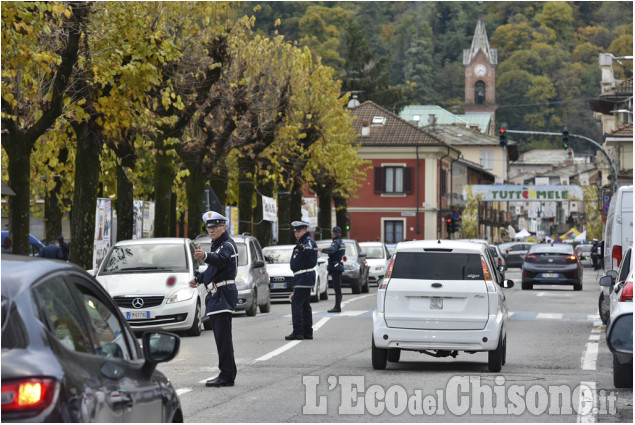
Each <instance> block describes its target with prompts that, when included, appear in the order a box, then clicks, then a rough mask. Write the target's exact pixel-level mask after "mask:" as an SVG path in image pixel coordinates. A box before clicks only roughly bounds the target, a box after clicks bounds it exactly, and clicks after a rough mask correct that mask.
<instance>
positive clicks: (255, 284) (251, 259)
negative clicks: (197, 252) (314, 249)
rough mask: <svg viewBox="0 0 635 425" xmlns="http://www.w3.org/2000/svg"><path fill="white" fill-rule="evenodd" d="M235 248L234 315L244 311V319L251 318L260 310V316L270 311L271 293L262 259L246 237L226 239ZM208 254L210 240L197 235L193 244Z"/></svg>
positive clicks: (253, 241) (255, 241)
mask: <svg viewBox="0 0 635 425" xmlns="http://www.w3.org/2000/svg"><path fill="white" fill-rule="evenodd" d="M230 237H231V238H232V239H233V240H234V242H236V248H238V273H237V274H236V288H237V289H238V304H237V305H236V311H243V310H244V311H245V313H247V316H255V315H256V314H257V313H258V307H260V312H261V313H269V312H270V311H271V293H270V291H269V274H268V273H267V269H266V268H265V257H264V256H263V255H262V248H261V246H260V243H259V242H258V239H256V238H255V237H254V236H252V235H250V234H249V233H243V234H242V235H230ZM194 243H195V244H196V245H199V244H200V245H201V248H203V250H204V251H206V252H208V251H209V250H210V249H211V246H212V240H211V239H210V237H209V236H208V235H205V234H203V235H199V236H197V237H196V239H195V240H194Z"/></svg>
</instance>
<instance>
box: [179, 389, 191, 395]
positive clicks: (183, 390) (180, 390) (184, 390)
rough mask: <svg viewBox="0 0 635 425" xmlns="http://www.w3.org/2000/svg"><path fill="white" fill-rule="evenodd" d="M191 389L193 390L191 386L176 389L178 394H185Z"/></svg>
mask: <svg viewBox="0 0 635 425" xmlns="http://www.w3.org/2000/svg"><path fill="white" fill-rule="evenodd" d="M190 391H192V389H191V388H179V389H178V390H176V395H178V396H182V395H183V394H187V393H189V392H190Z"/></svg>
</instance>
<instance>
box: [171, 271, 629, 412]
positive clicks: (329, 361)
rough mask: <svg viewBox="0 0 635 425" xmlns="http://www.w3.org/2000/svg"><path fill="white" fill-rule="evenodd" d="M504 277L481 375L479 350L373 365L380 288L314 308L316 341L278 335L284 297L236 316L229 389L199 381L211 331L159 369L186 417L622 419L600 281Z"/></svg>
mask: <svg viewBox="0 0 635 425" xmlns="http://www.w3.org/2000/svg"><path fill="white" fill-rule="evenodd" d="M507 277H508V278H510V279H512V280H514V282H515V283H516V286H515V287H514V288H512V289H508V290H506V291H505V293H506V296H507V303H508V307H509V310H510V312H511V317H510V321H509V327H508V332H507V364H506V365H505V366H503V369H502V371H501V372H500V373H496V374H492V373H490V372H488V370H487V354H486V353H476V354H465V353H460V354H459V356H458V357H456V358H455V359H453V358H451V357H448V358H435V357H431V356H427V355H425V354H420V353H414V352H403V353H402V355H401V360H400V362H399V363H390V362H389V363H388V367H387V368H386V370H383V371H376V370H373V368H372V365H371V358H370V357H371V355H370V347H371V331H372V319H371V313H372V311H373V310H374V308H375V303H376V296H375V293H376V288H371V293H370V294H361V295H351V294H350V290H349V289H344V305H343V313H341V314H329V313H327V312H326V310H328V309H329V308H331V307H332V304H333V299H334V297H332V295H333V293H332V290H330V291H329V292H330V295H331V297H330V298H329V300H328V301H321V302H319V303H317V304H316V303H314V304H312V306H313V318H314V329H315V333H314V336H315V339H314V340H312V341H308V340H307V341H285V340H284V336H285V335H286V334H288V333H290V332H291V314H290V313H291V310H290V306H289V304H288V303H285V302H276V303H274V304H273V305H272V309H271V313H267V314H261V313H259V314H258V315H257V316H256V317H246V316H245V315H244V313H243V314H236V315H234V318H233V332H234V349H235V353H236V362H237V365H238V376H237V378H236V385H235V386H234V387H225V388H206V387H205V381H206V380H207V379H210V378H213V377H215V376H216V375H217V373H218V369H217V368H216V366H217V364H218V363H217V355H216V348H215V344H214V337H213V334H212V332H211V331H205V332H203V334H202V335H201V336H200V337H183V338H182V339H181V351H180V353H179V355H178V356H177V358H176V359H174V360H173V361H171V362H169V363H167V364H161V365H160V366H159V369H160V370H162V371H163V372H164V373H165V374H166V375H167V376H168V377H169V378H170V379H171V381H172V383H173V385H174V386H175V388H176V389H177V391H178V393H179V395H180V399H181V404H182V406H183V410H184V415H185V421H186V422H422V421H425V422H563V423H567V422H629V423H632V421H633V407H632V401H633V392H632V389H628V390H623V389H620V390H617V389H615V388H614V387H613V375H612V374H613V367H612V354H611V353H610V352H609V350H608V348H607V347H606V344H605V341H604V328H603V326H602V325H601V322H600V321H599V317H598V315H597V298H598V294H599V285H598V284H597V281H598V279H599V277H598V276H597V273H596V272H593V271H592V270H590V269H585V275H584V288H583V290H582V291H580V292H574V291H573V290H572V288H571V287H556V286H537V287H535V288H536V289H534V290H533V291H522V290H521V289H520V271H519V269H511V270H510V271H508V272H507Z"/></svg>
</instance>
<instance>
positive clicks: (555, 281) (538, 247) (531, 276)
mask: <svg viewBox="0 0 635 425" xmlns="http://www.w3.org/2000/svg"><path fill="white" fill-rule="evenodd" d="M582 272H583V268H582V264H580V260H578V257H577V256H576V255H575V251H574V250H573V247H572V246H571V245H569V244H564V243H550V244H548V243H543V244H535V245H532V246H531V248H529V252H528V253H527V255H526V256H525V259H524V261H523V267H522V271H521V273H522V289H533V286H534V285H536V284H549V285H560V284H562V285H573V289H574V290H575V291H581V290H582Z"/></svg>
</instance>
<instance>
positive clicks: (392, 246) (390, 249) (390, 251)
mask: <svg viewBox="0 0 635 425" xmlns="http://www.w3.org/2000/svg"><path fill="white" fill-rule="evenodd" d="M395 248H397V244H396V243H387V244H386V249H388V254H390V256H391V257H392V254H393V252H395Z"/></svg>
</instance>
